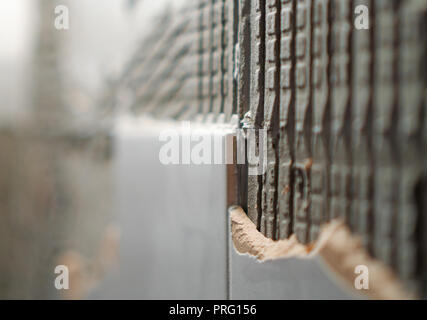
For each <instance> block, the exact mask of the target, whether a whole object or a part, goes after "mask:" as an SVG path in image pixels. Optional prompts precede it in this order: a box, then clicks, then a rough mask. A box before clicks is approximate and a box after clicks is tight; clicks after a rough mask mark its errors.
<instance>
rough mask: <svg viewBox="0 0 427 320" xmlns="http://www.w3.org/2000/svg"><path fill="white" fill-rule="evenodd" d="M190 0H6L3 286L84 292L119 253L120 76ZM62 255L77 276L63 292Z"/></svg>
mask: <svg viewBox="0 0 427 320" xmlns="http://www.w3.org/2000/svg"><path fill="white" fill-rule="evenodd" d="M179 2H180V1H174V2H173V4H172V2H171V1H166V0H162V1H145V0H139V1H138V0H108V1H99V0H72V1H70V0H63V1H55V0H32V1H27V0H13V1H1V2H0V21H1V22H0V26H1V27H0V102H1V104H0V150H1V151H0V298H59V297H65V298H82V297H85V295H86V293H87V291H88V290H90V288H92V287H93V285H94V284H95V283H96V282H97V281H98V280H99V279H101V278H102V276H103V274H104V272H105V270H107V269H108V268H109V266H111V265H113V264H114V262H115V259H116V254H117V252H116V251H117V250H116V249H117V242H118V237H119V229H118V227H117V225H116V223H115V204H114V195H113V193H114V186H113V178H112V177H113V172H112V161H113V158H114V150H113V147H112V146H113V143H112V130H113V124H114V120H115V119H116V118H117V117H118V116H119V113H120V110H116V108H115V105H114V104H113V103H111V95H112V89H111V88H113V87H114V81H115V80H114V79H117V78H119V74H120V72H122V70H123V69H124V68H125V66H126V63H127V62H128V60H129V58H130V57H131V55H132V53H133V52H135V51H136V50H137V49H138V47H139V46H141V45H142V44H141V39H143V37H144V36H145V35H146V34H147V30H148V29H149V28H148V27H149V26H150V25H151V24H152V23H153V22H154V21H158V20H159V17H161V16H162V15H163V14H164V13H165V12H169V11H170V10H173V8H174V7H177V6H179ZM57 5H65V6H67V8H68V9H69V29H68V30H57V29H56V28H55V26H54V20H55V17H56V16H57V15H55V12H54V8H55V7H56V6H57ZM150 30H151V29H150ZM58 264H66V265H67V266H68V267H69V270H70V279H72V280H71V281H72V283H71V284H70V287H71V288H72V289H71V290H63V291H62V292H61V295H63V296H60V291H58V290H55V288H54V286H53V285H52V284H53V281H54V278H55V276H56V275H55V274H54V273H53V270H54V267H55V266H56V265H58Z"/></svg>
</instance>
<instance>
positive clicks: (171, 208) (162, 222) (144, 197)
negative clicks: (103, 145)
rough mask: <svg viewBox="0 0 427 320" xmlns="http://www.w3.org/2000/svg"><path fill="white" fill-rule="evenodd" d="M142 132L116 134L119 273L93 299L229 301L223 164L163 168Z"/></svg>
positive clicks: (151, 132) (152, 132) (150, 137)
mask: <svg viewBox="0 0 427 320" xmlns="http://www.w3.org/2000/svg"><path fill="white" fill-rule="evenodd" d="M141 127H142V129H136V130H135V128H133V129H132V130H121V131H119V132H118V133H117V135H116V140H115V152H116V182H117V190H116V193H117V212H118V214H119V217H118V225H119V227H120V228H121V240H120V252H119V255H120V257H119V269H118V270H116V271H115V272H113V273H111V274H110V275H109V276H108V277H107V278H106V279H105V280H104V281H103V283H101V284H100V285H99V286H98V287H97V288H96V289H95V290H94V291H93V292H92V294H91V296H90V298H94V299H104V298H128V299H137V298H138V299H151V298H153V299H208V298H210V299H225V298H226V297H227V285H226V269H227V261H226V258H227V235H226V229H227V222H226V215H227V214H226V209H227V208H226V188H225V186H226V175H225V172H226V171H225V166H224V165H163V164H161V163H160V161H159V150H160V147H161V146H162V145H163V144H164V142H161V141H159V139H158V136H159V132H160V130H161V129H164V127H163V128H159V127H155V126H148V125H146V124H144V123H141V126H138V128H141ZM170 127H171V125H170V124H168V126H167V128H170Z"/></svg>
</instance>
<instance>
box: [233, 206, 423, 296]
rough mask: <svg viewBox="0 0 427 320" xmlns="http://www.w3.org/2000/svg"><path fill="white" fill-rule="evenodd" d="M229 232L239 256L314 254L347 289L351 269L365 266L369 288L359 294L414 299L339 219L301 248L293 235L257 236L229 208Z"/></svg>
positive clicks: (261, 257) (247, 221)
mask: <svg viewBox="0 0 427 320" xmlns="http://www.w3.org/2000/svg"><path fill="white" fill-rule="evenodd" d="M229 214H230V222H231V233H232V239H233V244H234V248H235V249H236V251H237V252H238V253H240V254H248V255H251V256H254V257H256V258H257V260H258V261H261V262H262V261H267V260H274V259H280V258H282V259H283V258H290V257H300V258H312V257H314V256H316V255H318V256H320V257H321V260H322V261H323V262H324V263H325V264H326V265H327V266H328V267H329V269H330V270H331V271H332V272H331V274H333V275H335V276H338V278H339V280H341V281H342V282H344V283H345V284H346V285H347V286H349V287H351V288H354V280H355V277H356V276H357V274H355V272H354V270H355V267H356V266H358V265H365V266H367V267H368V270H369V289H368V290H363V293H366V295H367V296H368V297H370V298H374V299H414V298H416V297H415V296H413V295H411V294H409V293H408V292H407V291H406V290H405V288H404V287H403V285H402V284H401V282H400V281H399V280H398V278H397V277H396V275H395V274H394V273H393V271H392V270H391V269H390V268H389V267H388V266H386V265H385V264H383V263H382V262H380V261H378V260H375V259H373V258H372V257H370V256H369V254H368V253H367V252H366V250H365V249H364V248H363V244H362V241H361V239H360V238H359V237H357V236H354V235H352V234H351V233H350V230H349V229H348V228H347V227H346V225H345V224H344V223H343V222H342V221H341V220H339V219H335V220H332V221H331V222H329V223H327V224H324V225H323V226H322V227H321V231H320V234H319V238H318V240H317V241H315V242H314V243H313V244H310V245H303V244H301V243H299V242H298V241H297V239H296V236H295V234H293V235H292V236H291V237H289V238H288V239H285V240H277V241H274V240H272V239H270V238H266V237H265V236H264V235H263V234H262V233H260V232H259V231H258V230H257V228H256V226H255V224H254V223H253V222H252V221H251V220H250V219H249V218H248V216H247V215H246V213H245V212H244V211H243V209H242V208H241V207H239V206H233V207H231V208H230V209H229Z"/></svg>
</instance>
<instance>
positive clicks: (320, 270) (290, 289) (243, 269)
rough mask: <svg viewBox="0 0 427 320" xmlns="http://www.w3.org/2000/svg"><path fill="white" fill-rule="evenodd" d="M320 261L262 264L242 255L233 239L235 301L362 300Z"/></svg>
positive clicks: (231, 245) (314, 259) (231, 251)
mask: <svg viewBox="0 0 427 320" xmlns="http://www.w3.org/2000/svg"><path fill="white" fill-rule="evenodd" d="M325 268H327V267H326V266H323V265H321V261H320V260H319V258H313V259H301V258H287V259H277V260H270V261H265V262H261V263H260V262H258V261H256V260H255V258H253V257H251V256H249V255H241V254H239V253H238V252H237V251H236V250H235V249H234V247H233V244H232V242H231V240H230V270H231V276H230V281H231V283H230V289H231V294H230V297H231V299H236V300H239V299H283V300H287V299H355V298H360V297H358V296H356V294H354V293H353V292H350V291H348V290H347V288H345V287H342V286H341V284H340V283H338V282H337V281H336V280H334V279H333V278H331V275H329V274H328V271H326V269H325Z"/></svg>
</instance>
